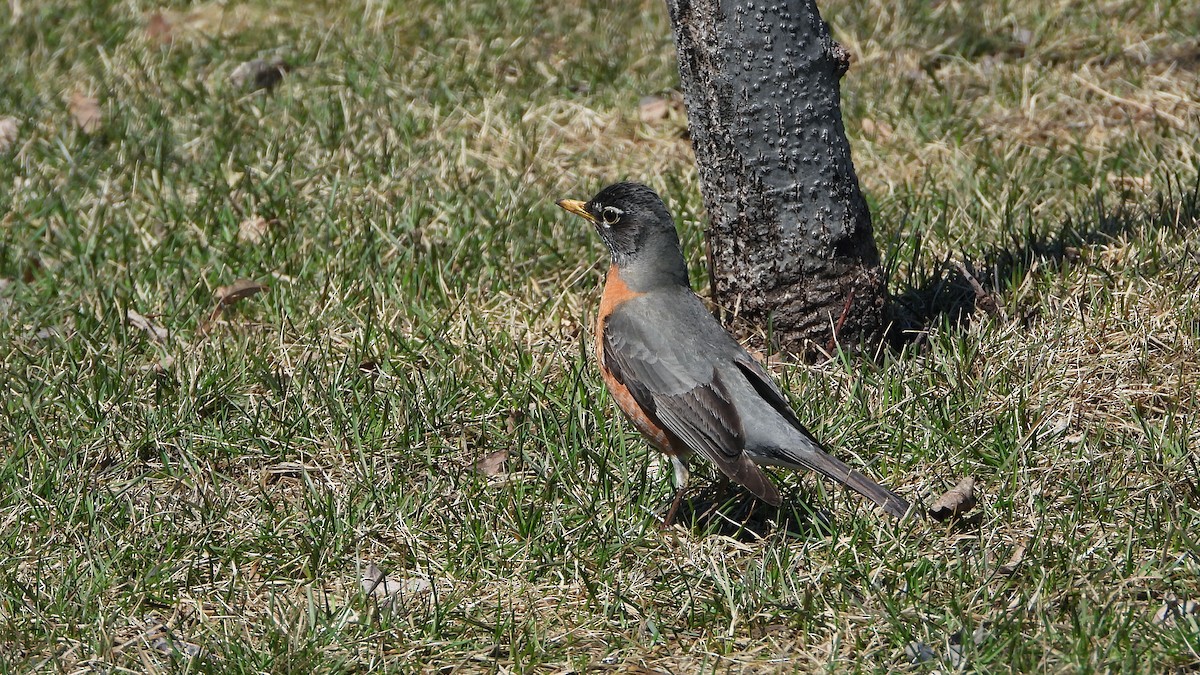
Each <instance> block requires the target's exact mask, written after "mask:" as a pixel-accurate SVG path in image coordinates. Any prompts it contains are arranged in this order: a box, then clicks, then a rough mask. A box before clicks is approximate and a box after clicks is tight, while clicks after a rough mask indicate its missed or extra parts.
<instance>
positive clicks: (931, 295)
mask: <svg viewBox="0 0 1200 675" xmlns="http://www.w3.org/2000/svg"><path fill="white" fill-rule="evenodd" d="M1112 197H1113V195H1107V196H1106V195H1104V194H1098V195H1096V196H1095V197H1094V198H1093V199H1092V201H1091V203H1090V205H1089V206H1088V207H1087V208H1086V209H1085V210H1084V211H1083V212H1082V213H1081V214H1080V215H1079V216H1077V217H1076V218H1073V219H1068V220H1067V221H1066V222H1064V223H1062V224H1061V225H1060V226H1059V227H1058V228H1057V229H1056V230H1052V231H1049V232H1042V233H1038V232H1034V231H1032V230H1029V231H1026V232H1025V233H1024V235H1022V236H1021V237H1020V238H1016V237H1014V239H1013V241H1012V243H1011V245H1010V246H1008V247H1005V248H999V247H997V248H994V249H993V250H991V251H989V252H987V253H985V254H984V255H982V256H980V257H977V258H974V259H972V258H969V257H967V256H962V258H961V259H959V260H954V259H953V258H952V257H947V258H946V259H944V260H943V261H942V262H941V263H939V264H938V265H937V266H935V267H934V268H933V269H914V270H913V271H912V272H911V273H910V275H909V278H908V279H907V280H903V281H900V282H899V283H897V281H896V280H895V279H889V286H891V287H893V289H894V290H893V294H892V296H891V299H890V300H891V301H890V303H889V318H890V321H891V329H890V330H889V332H888V342H889V344H891V345H892V347H894V348H896V349H900V348H904V347H908V348H909V349H910V350H912V351H920V346H921V345H922V343H923V341H924V339H925V337H926V335H927V334H928V330H929V329H931V328H934V327H950V328H964V327H966V326H967V325H969V324H970V321H971V320H972V318H973V317H976V316H980V315H988V314H993V315H997V316H999V315H1001V314H1002V313H1003V309H1002V308H1003V307H1004V306H1005V303H1004V302H1003V296H1004V295H1005V294H1006V293H1007V292H1008V291H1009V290H1010V289H1012V288H1014V287H1018V286H1020V284H1021V283H1022V282H1023V281H1024V279H1025V278H1026V276H1027V275H1028V274H1029V272H1030V270H1031V269H1033V268H1034V266H1035V264H1036V265H1039V266H1041V267H1046V266H1049V267H1051V268H1058V267H1059V266H1061V265H1064V264H1071V263H1074V262H1076V261H1079V260H1081V249H1083V248H1085V247H1088V246H1092V245H1096V244H1102V243H1105V242H1110V241H1114V240H1116V239H1118V238H1120V237H1121V236H1123V235H1126V234H1130V233H1134V232H1139V231H1154V230H1173V231H1178V232H1184V231H1188V230H1195V229H1197V227H1200V179H1198V180H1197V182H1196V183H1195V184H1194V185H1192V186H1190V187H1188V186H1181V185H1178V184H1169V185H1168V186H1167V191H1166V193H1165V194H1163V193H1160V194H1159V195H1158V196H1157V197H1156V198H1155V199H1154V200H1153V203H1150V204H1137V203H1136V202H1133V201H1131V199H1132V198H1129V199H1124V198H1123V199H1121V200H1120V203H1119V204H1117V205H1116V206H1113V205H1112V204H1106V201H1109V200H1111V198H1112ZM1122 197H1128V195H1122ZM889 272H890V271H889ZM889 276H890V274H889ZM972 281H974V282H975V284H972ZM1198 281H1200V279H1198ZM976 284H977V286H976ZM896 286H898V288H895V287H896ZM1018 310H1019V311H1018V315H1017V316H1010V317H1006V318H1008V319H1010V320H1016V321H1024V322H1028V321H1029V320H1030V319H1031V318H1033V317H1034V316H1036V313H1037V311H1038V308H1036V307H1029V308H1018Z"/></svg>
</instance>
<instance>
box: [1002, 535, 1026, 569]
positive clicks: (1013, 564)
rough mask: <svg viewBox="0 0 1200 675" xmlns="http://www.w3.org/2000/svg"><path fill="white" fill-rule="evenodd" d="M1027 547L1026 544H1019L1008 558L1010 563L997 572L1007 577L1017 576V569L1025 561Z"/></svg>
mask: <svg viewBox="0 0 1200 675" xmlns="http://www.w3.org/2000/svg"><path fill="white" fill-rule="evenodd" d="M1025 547H1026V544H1025V543H1021V544H1018V545H1017V547H1016V548H1014V549H1013V552H1012V555H1010V556H1008V562H1006V563H1004V564H1003V565H1001V566H1000V568H999V569H998V570H996V571H997V572H999V573H1000V574H1002V575H1004V576H1006V577H1010V576H1012V575H1013V574H1016V572H1017V568H1019V567H1020V566H1021V561H1022V560H1024V559H1025Z"/></svg>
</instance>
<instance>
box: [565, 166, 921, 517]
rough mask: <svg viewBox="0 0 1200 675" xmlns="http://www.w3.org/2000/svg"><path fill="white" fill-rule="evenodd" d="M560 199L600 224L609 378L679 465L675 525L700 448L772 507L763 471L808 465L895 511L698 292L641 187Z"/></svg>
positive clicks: (897, 505) (668, 220) (667, 222)
mask: <svg viewBox="0 0 1200 675" xmlns="http://www.w3.org/2000/svg"><path fill="white" fill-rule="evenodd" d="M556 204H557V205H558V206H559V207H561V208H563V209H564V210H566V211H568V212H570V213H572V214H575V215H577V216H580V217H582V218H583V219H584V220H586V221H588V222H589V223H591V224H592V225H593V226H594V228H595V230H596V232H597V233H598V234H599V235H600V239H601V240H603V242H604V244H605V245H606V246H607V248H608V252H609V257H610V260H611V264H610V266H609V268H608V272H607V275H606V277H605V282H604V290H603V292H602V294H601V298H600V309H599V311H598V312H597V316H596V325H595V340H596V344H595V351H596V361H597V363H598V365H599V370H600V375H601V378H602V379H603V380H604V384H605V385H606V386H607V388H608V391H609V392H610V394H611V395H612V398H613V399H614V400H615V402H616V404H617V407H618V408H620V409H621V411H622V412H623V413H624V415H625V416H626V417H627V418H628V419H629V420H630V421H631V422H632V423H633V425H634V427H636V428H637V430H638V431H639V432H641V434H642V436H644V437H645V438H646V439H647V441H648V442H649V443H650V445H651V446H653V447H654V448H656V449H657V450H659V451H661V452H662V453H664V454H666V455H667V456H668V457H669V458H670V459H671V463H672V466H673V469H674V478H675V484H676V493H675V497H674V499H673V500H672V503H671V506H670V508H669V509H668V511H667V514H666V516H665V517H664V518H663V526H664V527H667V526H670V524H671V522H672V520H673V519H674V516H675V513H676V511H677V510H678V508H679V504H680V500H681V499H682V497H683V493H684V490H685V488H686V486H687V482H688V478H689V471H688V467H687V463H686V462H687V459H688V458H689V457H690V456H691V455H693V454H698V455H700V456H701V457H703V458H704V459H706V460H708V461H709V462H711V463H712V464H713V465H715V466H716V468H717V469H718V470H719V471H720V472H721V473H722V474H724V475H725V476H727V477H728V478H729V479H730V480H732V481H733V482H736V483H738V484H739V485H742V486H743V487H745V488H746V489H747V490H749V491H750V492H751V493H752V494H753V495H754V496H756V497H757V498H759V499H761V500H762V501H764V502H766V503H768V504H771V505H772V506H776V507H778V506H781V505H782V504H783V498H782V497H781V496H780V494H779V490H778V488H776V487H775V485H774V483H772V481H771V479H770V478H768V477H767V475H766V473H764V472H763V470H762V469H761V468H760V466H775V467H784V468H787V469H792V470H809V471H815V472H816V473H818V474H820V475H822V476H825V477H826V478H830V479H832V480H835V481H837V482H839V483H841V484H843V485H845V486H847V487H849V488H851V489H853V490H854V491H856V492H858V493H859V494H861V495H862V496H864V497H866V498H867V499H869V500H870V501H872V502H874V503H875V504H876V505H878V506H880V507H882V508H883V510H884V511H885V512H887V513H888V514H890V515H892V516H895V517H897V518H902V517H903V516H904V515H905V514H906V513H907V512H908V510H909V505H908V502H906V501H905V500H904V499H903V498H902V497H900V496H899V495H897V494H896V493H894V492H892V491H891V490H889V489H887V488H885V487H883V486H882V485H880V484H878V483H876V482H875V481H872V480H871V479H869V478H867V477H866V476H864V475H863V474H861V473H859V472H857V471H855V470H853V469H851V468H850V467H849V466H847V465H846V464H845V463H843V462H842V461H841V460H839V459H837V458H835V457H834V456H833V455H831V454H830V453H829V452H828V451H827V450H826V449H825V448H824V447H823V446H822V445H821V444H820V443H819V442H818V441H817V439H816V438H815V437H814V436H813V435H812V433H810V432H809V431H808V430H807V429H806V428H805V427H804V425H803V424H801V422H800V420H799V418H798V417H797V416H796V413H795V411H793V410H792V408H791V406H790V404H789V403H788V400H787V398H786V397H785V396H784V394H783V391H782V390H781V389H780V388H779V386H778V385H777V384H776V383H775V381H774V380H773V379H772V378H771V376H770V375H769V374H768V373H767V371H766V370H765V369H764V368H763V367H762V366H761V365H760V364H759V363H758V361H756V360H755V359H754V357H752V356H751V355H750V354H749V352H747V351H746V350H745V348H743V347H742V345H741V344H740V343H738V341H737V340H736V339H734V337H733V336H732V335H730V334H729V332H728V331H726V330H725V328H724V327H723V326H722V325H721V324H720V322H718V321H717V319H716V317H714V316H713V315H712V313H710V312H709V311H708V310H707V309H706V308H705V306H704V304H703V302H702V301H701V300H700V298H699V297H698V296H697V295H696V294H695V293H694V292H693V291H692V288H691V283H690V281H689V279H688V270H687V263H686V262H685V260H684V257H683V251H682V248H681V247H680V244H679V235H678V233H677V232H676V230H675V221H674V219H672V217H671V214H670V212H669V211H668V210H667V207H666V205H665V204H664V203H663V201H662V199H661V198H660V197H659V196H658V194H657V193H656V192H655V191H654V190H653V189H651V188H650V187H648V186H646V185H643V184H641V183H633V182H621V183H615V184H613V185H609V186H608V187H606V188H604V189H603V190H601V191H600V192H598V193H597V194H596V196H594V197H592V198H591V199H590V200H588V201H587V202H583V201H580V200H576V199H561V200H559V201H557V202H556Z"/></svg>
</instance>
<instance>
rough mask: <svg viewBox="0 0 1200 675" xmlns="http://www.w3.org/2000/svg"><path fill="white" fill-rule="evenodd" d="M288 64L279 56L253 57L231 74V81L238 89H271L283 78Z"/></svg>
mask: <svg viewBox="0 0 1200 675" xmlns="http://www.w3.org/2000/svg"><path fill="white" fill-rule="evenodd" d="M287 71H288V65H287V63H286V62H284V60H283V59H282V58H279V57H278V56H277V57H275V58H272V59H270V60H268V59H252V60H250V61H246V62H245V63H242V64H241V65H239V66H238V67H237V68H234V69H233V72H232V73H230V74H229V82H230V83H231V84H233V86H235V87H237V88H238V89H247V90H249V91H258V90H259V89H271V88H273V87H274V86H275V85H277V84H279V82H280V81H281V80H283V74H284V73H286V72H287Z"/></svg>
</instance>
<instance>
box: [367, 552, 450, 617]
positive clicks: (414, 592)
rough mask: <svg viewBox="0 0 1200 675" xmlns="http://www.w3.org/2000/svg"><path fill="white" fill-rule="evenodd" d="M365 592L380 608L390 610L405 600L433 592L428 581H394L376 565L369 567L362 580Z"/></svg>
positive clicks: (417, 578)
mask: <svg viewBox="0 0 1200 675" xmlns="http://www.w3.org/2000/svg"><path fill="white" fill-rule="evenodd" d="M362 588H363V592H364V593H366V594H367V595H368V596H369V597H371V598H374V599H375V601H376V602H377V603H378V604H379V606H380V607H383V608H389V607H392V606H393V605H395V604H396V603H397V602H398V601H401V602H402V601H403V600H404V599H405V598H413V597H417V596H420V595H424V594H425V593H428V592H429V591H431V590H433V584H431V583H429V580H428V579H422V578H420V577H411V578H408V579H404V580H403V581H392V580H390V579H388V578H387V575H385V574H384V573H383V570H381V569H379V567H378V566H376V565H375V563H371V564H369V565H367V570H366V571H365V572H364V573H363V578H362Z"/></svg>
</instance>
